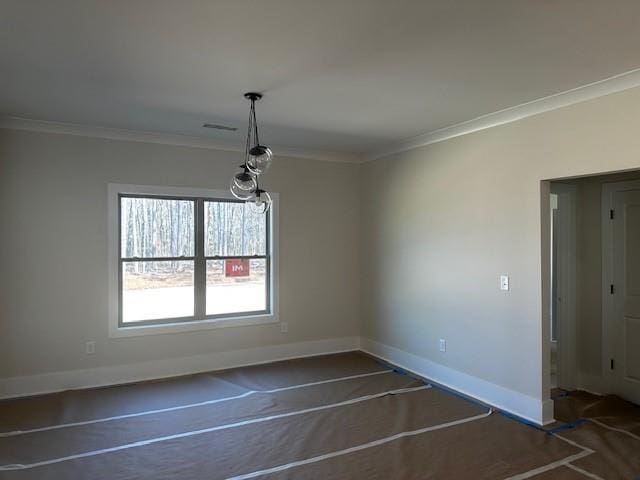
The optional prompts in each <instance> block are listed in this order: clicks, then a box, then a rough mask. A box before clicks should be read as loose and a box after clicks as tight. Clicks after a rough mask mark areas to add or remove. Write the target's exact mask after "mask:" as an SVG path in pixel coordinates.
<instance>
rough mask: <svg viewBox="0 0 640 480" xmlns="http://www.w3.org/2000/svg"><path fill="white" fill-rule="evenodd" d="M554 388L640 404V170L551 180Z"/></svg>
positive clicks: (550, 370)
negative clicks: (612, 397) (579, 391)
mask: <svg viewBox="0 0 640 480" xmlns="http://www.w3.org/2000/svg"><path fill="white" fill-rule="evenodd" d="M546 195H549V198H548V202H549V203H548V205H549V207H548V208H549V215H548V217H547V216H546V215H545V222H549V223H548V224H547V231H549V232H550V233H549V236H548V237H547V240H545V241H548V242H549V243H548V244H547V246H548V247H547V248H548V249H549V250H548V251H549V252H550V256H549V260H548V261H549V263H548V264H547V265H548V267H549V268H548V271H549V277H547V279H548V283H546V285H547V286H546V287H545V288H546V289H547V295H548V298H549V304H548V305H547V306H546V307H545V314H546V315H547V316H548V317H547V319H546V320H545V323H547V322H548V324H547V325H548V327H547V329H548V330H547V331H548V332H549V333H548V334H547V335H546V337H547V340H548V346H549V348H548V350H547V351H548V355H549V356H548V357H547V359H548V362H549V363H548V364H549V368H548V370H547V371H548V377H547V378H548V380H549V383H548V385H550V386H551V388H552V389H553V388H558V389H561V390H567V391H573V390H583V391H586V392H590V393H595V394H600V395H607V394H613V395H617V396H619V397H622V398H623V399H625V400H628V401H631V402H633V403H636V404H640V172H637V171H635V172H626V173H618V174H610V175H599V176H590V177H583V178H572V179H559V180H552V181H550V182H549V190H548V191H547V193H546Z"/></svg>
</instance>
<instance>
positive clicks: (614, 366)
mask: <svg viewBox="0 0 640 480" xmlns="http://www.w3.org/2000/svg"><path fill="white" fill-rule="evenodd" d="M609 366H610V368H611V370H615V368H616V362H615V360H614V359H613V358H612V359H611V361H610V363H609Z"/></svg>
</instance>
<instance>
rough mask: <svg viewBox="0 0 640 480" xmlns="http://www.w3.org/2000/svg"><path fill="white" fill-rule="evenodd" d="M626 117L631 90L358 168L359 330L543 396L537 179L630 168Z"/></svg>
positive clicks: (632, 140)
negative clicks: (442, 346)
mask: <svg viewBox="0 0 640 480" xmlns="http://www.w3.org/2000/svg"><path fill="white" fill-rule="evenodd" d="M638 118H640V89H633V90H628V91H626V92H622V93H618V94H614V95H609V96H606V97H602V98H599V99H596V100H591V101H588V102H584V103H580V104H576V105H573V106H570V107H566V108H562V109H559V110H555V111H551V112H547V113H544V114H540V115H537V116H534V117H529V118H527V119H524V120H521V121H518V122H514V123H510V124H507V125H503V126H499V127H495V128H491V129H488V130H484V131H481V132H476V133H473V134H469V135H465V136H462V137H457V138H453V139H450V140H448V141H445V142H441V143H436V144H432V145H429V146H425V147H422V148H419V149H415V150H412V151H408V152H404V153H399V154H395V155H392V156H389V157H386V158H382V159H379V160H376V161H374V162H372V163H370V164H367V165H366V166H365V168H364V170H363V182H364V183H363V195H362V203H361V205H362V207H361V208H362V215H363V220H362V221H363V234H362V240H363V244H362V246H363V248H362V257H361V258H362V277H361V278H362V316H363V317H362V332H363V335H364V336H365V337H368V338H370V339H372V340H374V341H378V342H381V343H385V344H387V345H389V346H392V347H396V348H399V349H402V350H405V351H407V352H409V353H412V354H416V355H420V356H423V357H425V358H427V359H430V360H432V361H435V362H438V363H440V364H442V365H445V366H447V367H451V368H453V369H456V370H459V371H461V372H464V373H467V374H470V375H473V376H476V377H479V378H481V379H484V380H487V381H490V382H493V383H495V384H498V385H500V386H503V387H506V388H509V389H512V390H515V391H518V392H521V393H524V394H527V395H530V396H533V397H535V398H542V399H545V398H547V396H548V383H546V381H545V380H543V378H545V375H546V374H547V373H548V358H549V352H548V342H547V341H546V339H548V337H549V331H548V328H549V325H548V308H546V309H545V311H543V308H542V301H541V298H542V294H543V292H547V291H548V290H547V289H548V285H543V279H544V278H545V276H546V275H547V274H548V269H549V257H548V254H549V252H548V245H546V243H545V245H546V246H545V247H544V248H543V247H542V238H543V237H544V238H548V236H547V235H548V231H545V229H547V230H548V220H549V219H548V215H549V214H548V208H549V203H548V201H549V200H548V184H546V183H541V181H542V180H547V179H553V178H563V177H571V176H579V175H587V174H594V173H599V172H608V171H616V170H624V169H632V168H638V167H640V156H639V155H638V152H640V135H638V134H637V120H638ZM545 202H546V203H545ZM541 220H542V221H541ZM543 224H545V225H547V226H546V227H542V225H543ZM547 242H548V241H547ZM500 274H509V275H510V276H511V291H510V292H503V291H500V290H499V282H498V278H499V275H500ZM545 295H546V293H545ZM543 319H544V321H543ZM439 338H445V339H446V340H447V347H448V350H447V352H446V353H442V352H439V351H438V339H439ZM543 338H544V339H545V341H543ZM543 373H545V375H543Z"/></svg>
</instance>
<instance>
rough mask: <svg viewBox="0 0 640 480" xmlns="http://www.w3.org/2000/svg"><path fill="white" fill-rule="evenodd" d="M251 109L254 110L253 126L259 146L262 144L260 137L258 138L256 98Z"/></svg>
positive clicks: (252, 101)
mask: <svg viewBox="0 0 640 480" xmlns="http://www.w3.org/2000/svg"><path fill="white" fill-rule="evenodd" d="M251 110H252V111H253V128H254V129H255V133H254V140H255V141H256V146H257V145H260V139H259V138H258V120H256V104H255V101H254V100H251Z"/></svg>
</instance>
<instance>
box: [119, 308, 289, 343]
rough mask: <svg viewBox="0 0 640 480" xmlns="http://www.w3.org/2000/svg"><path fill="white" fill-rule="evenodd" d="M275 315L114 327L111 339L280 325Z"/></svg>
mask: <svg viewBox="0 0 640 480" xmlns="http://www.w3.org/2000/svg"><path fill="white" fill-rule="evenodd" d="M278 321H279V320H278V318H277V316H276V315H275V314H273V313H269V314H262V315H252V316H246V317H229V318H215V319H206V320H195V321H193V322H179V323H163V324H160V325H132V326H131V327H119V326H112V328H111V329H110V330H109V338H123V337H140V336H143V335H163V334H166V333H185V332H196V331H200V330H212V329H215V328H226V327H248V326H251V325H264V324H268V323H278Z"/></svg>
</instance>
